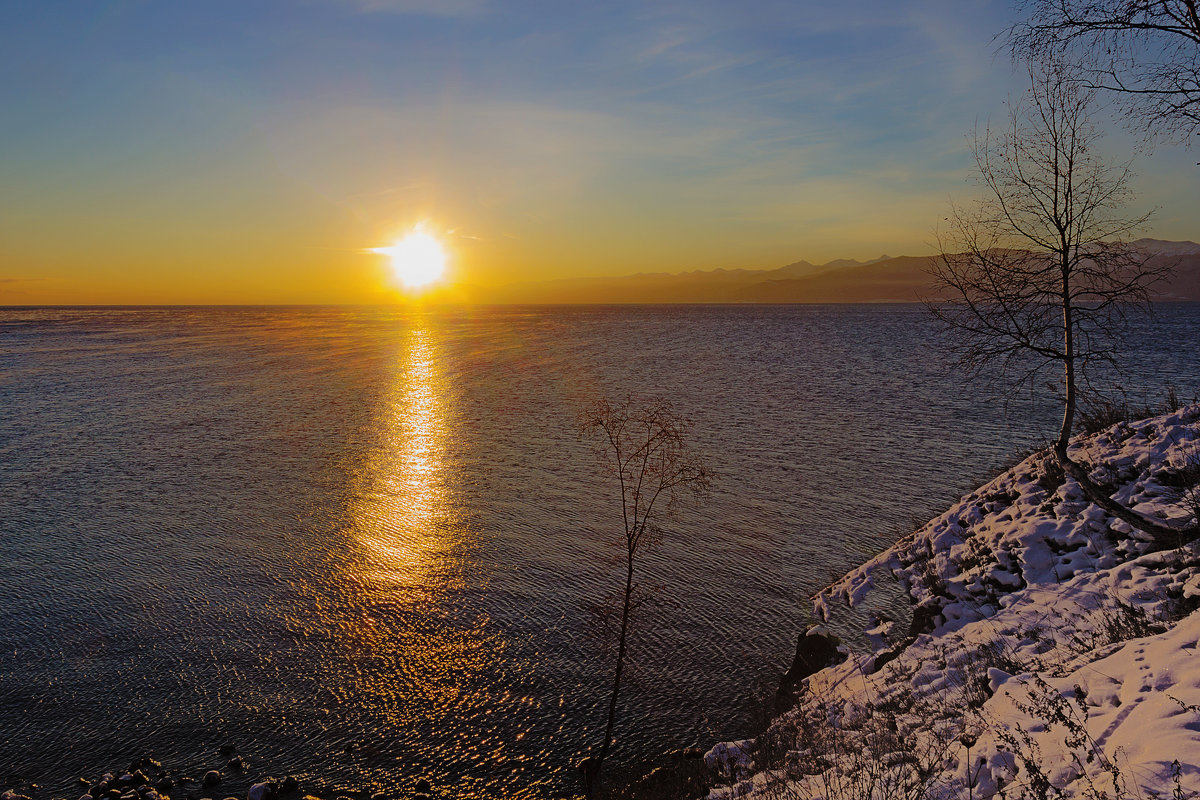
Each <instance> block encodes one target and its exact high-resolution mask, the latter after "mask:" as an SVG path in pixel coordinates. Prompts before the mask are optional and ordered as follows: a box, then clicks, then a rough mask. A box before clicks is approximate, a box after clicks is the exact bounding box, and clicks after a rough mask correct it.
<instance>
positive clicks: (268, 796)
mask: <svg viewBox="0 0 1200 800" xmlns="http://www.w3.org/2000/svg"><path fill="white" fill-rule="evenodd" d="M278 792H279V784H277V783H276V782H275V779H274V778H267V779H266V780H265V781H261V782H259V783H256V784H254V785H253V786H251V787H250V790H249V791H248V792H246V800H272V799H273V798H274V797H275V795H276V794H278Z"/></svg>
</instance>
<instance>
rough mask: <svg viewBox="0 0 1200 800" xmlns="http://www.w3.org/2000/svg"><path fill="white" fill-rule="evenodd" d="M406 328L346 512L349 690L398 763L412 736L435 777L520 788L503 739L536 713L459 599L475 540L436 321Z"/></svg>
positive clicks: (502, 647) (500, 644) (489, 788)
mask: <svg viewBox="0 0 1200 800" xmlns="http://www.w3.org/2000/svg"><path fill="white" fill-rule="evenodd" d="M405 335H406V347H405V348H404V349H402V351H401V353H402V355H400V357H399V359H398V362H397V368H396V377H395V382H394V385H393V387H392V389H391V391H390V393H389V394H388V395H385V397H383V398H382V403H381V408H380V413H379V414H378V416H377V418H376V420H375V423H374V425H375V426H376V437H375V438H376V447H375V449H374V453H373V455H372V456H371V458H370V459H369V461H368V462H367V464H365V465H364V466H365V469H364V470H362V472H361V473H360V477H361V479H362V485H361V488H360V491H359V494H358V502H357V504H356V506H355V508H354V510H353V514H352V515H353V529H354V536H355V539H356V542H357V544H358V545H359V547H360V550H361V556H362V557H361V558H360V559H358V560H357V563H356V569H357V571H358V574H356V575H352V576H349V577H350V579H351V581H352V582H353V584H354V585H355V586H356V587H357V591H358V592H359V593H360V595H361V599H362V602H363V607H364V608H365V612H364V614H363V616H362V618H361V619H359V620H357V621H356V622H355V624H354V631H353V634H352V637H351V638H352V640H353V646H354V648H355V649H356V650H357V651H358V653H359V656H358V658H359V661H360V664H361V665H362V668H361V669H360V670H359V672H358V674H357V675H356V676H355V678H354V680H353V682H354V683H355V684H356V685H357V687H358V689H359V690H361V691H359V692H357V693H356V694H357V696H359V697H360V698H367V702H369V703H370V704H371V705H373V706H374V713H375V714H376V715H377V716H378V717H379V718H382V719H383V720H386V726H387V727H388V728H390V730H388V731H379V732H378V733H379V734H380V738H381V740H384V741H386V740H389V739H391V740H393V741H395V742H396V745H395V748H396V749H395V751H394V752H395V754H396V755H397V756H400V757H401V758H402V760H403V761H404V762H405V763H409V764H410V765H411V759H412V755H413V753H412V750H410V749H409V748H410V747H416V748H419V750H420V751H421V756H422V757H425V756H431V757H432V760H433V761H434V762H435V763H433V764H429V765H428V766H427V767H426V768H427V769H429V770H431V772H430V774H429V777H431V778H433V779H434V782H435V784H436V783H437V780H438V778H439V773H440V775H441V779H442V780H446V781H454V783H455V784H457V785H458V786H459V787H465V786H473V788H474V791H475V792H476V793H477V794H476V795H475V796H478V797H493V796H495V797H500V796H504V797H517V796H526V795H525V791H536V788H535V787H533V786H529V785H528V784H529V782H530V781H529V777H528V776H522V774H521V773H524V772H525V770H526V768H527V761H528V759H529V755H528V754H520V753H512V752H509V748H508V747H507V746H506V744H507V743H508V742H511V741H513V740H514V739H515V740H518V741H519V740H520V739H521V738H523V737H524V735H525V731H526V730H528V725H529V724H530V723H529V717H530V716H532V715H535V714H536V713H537V711H536V709H535V708H534V707H533V706H532V705H531V703H532V698H528V697H524V698H522V697H518V696H513V693H512V691H511V688H512V687H511V682H510V681H511V679H512V678H513V677H514V675H513V670H518V671H519V670H520V669H521V667H520V666H518V664H517V663H516V662H515V661H514V660H513V659H512V657H511V654H510V653H509V652H508V651H509V646H508V642H507V640H506V638H505V636H504V635H503V634H502V633H500V632H499V631H497V630H496V629H495V626H494V625H492V624H491V620H490V618H489V617H488V615H487V614H486V613H483V612H481V611H469V610H467V609H465V608H464V607H463V605H462V601H461V594H462V590H463V589H464V588H466V587H467V583H468V581H466V580H465V579H464V573H465V572H466V571H467V570H468V569H469V562H470V559H471V558H472V553H473V552H474V548H475V546H476V542H475V541H474V538H475V536H474V534H472V533H471V532H470V529H469V526H467V525H465V524H464V523H463V521H462V518H461V514H460V511H459V509H458V503H460V502H461V500H460V499H458V498H456V496H455V491H454V488H453V487H454V485H455V482H454V481H453V480H452V478H453V476H452V475H451V474H450V470H451V467H450V466H449V465H448V463H447V458H448V457H447V449H448V443H449V437H450V435H451V433H450V430H449V427H450V423H449V422H448V419H449V418H450V414H451V413H452V408H451V407H450V404H452V403H453V401H454V393H453V391H452V387H450V386H449V385H448V383H447V378H446V375H445V372H444V365H443V364H442V362H441V360H440V358H439V356H440V354H439V347H438V345H439V338H438V331H437V330H436V328H435V327H422V326H421V325H420V324H419V322H415V323H414V327H412V328H411V329H410V330H408V331H407V333H406V334H405ZM351 696H352V695H351V694H349V693H347V695H346V699H349V698H350V697H351ZM513 706H519V707H520V708H519V709H514V708H512V707H513ZM514 710H518V711H519V713H518V714H517V715H516V717H515V718H514V716H513V711H514ZM522 719H524V722H522V721H521V720H522Z"/></svg>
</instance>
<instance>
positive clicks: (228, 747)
mask: <svg viewBox="0 0 1200 800" xmlns="http://www.w3.org/2000/svg"><path fill="white" fill-rule="evenodd" d="M217 752H218V753H220V754H221V755H223V756H225V757H226V758H229V757H230V756H236V755H237V747H236V746H235V745H232V744H223V745H221V746H220V747H218V748H217Z"/></svg>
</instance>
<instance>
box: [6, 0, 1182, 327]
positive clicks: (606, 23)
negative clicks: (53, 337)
mask: <svg viewBox="0 0 1200 800" xmlns="http://www.w3.org/2000/svg"><path fill="white" fill-rule="evenodd" d="M1016 15H1017V11H1016V8H1015V6H1014V4H1013V2H1012V0H912V2H895V0H850V2H847V3H827V2H809V0H792V1H791V2H775V1H774V0H742V1H740V2H730V1H729V0H724V1H722V2H717V1H716V0H681V1H679V2H676V1H674V0H671V1H670V2H668V1H666V0H641V2H625V1H624V0H611V1H606V2H600V3H582V2H579V3H576V2H562V0H555V2H534V1H532V0H528V1H527V0H286V2H284V1H283V0H279V1H278V2H272V1H271V0H234V1H233V2H227V1H226V0H175V1H174V2H166V1H165V0H74V1H73V2H60V1H59V0H37V2H32V1H30V2H23V1H22V0H8V1H7V2H2V3H0V106H2V107H3V109H4V112H3V114H0V303H3V304H44V303H63V304H75V303H85V304H90V303H97V304H111V303H115V304H138V303H199V304H207V303H357V302H389V301H393V300H398V299H403V298H404V296H405V295H404V293H403V291H402V289H401V288H400V287H398V285H397V283H396V281H395V280H394V279H393V277H392V276H391V274H390V271H389V269H388V263H387V259H386V258H385V257H383V256H381V255H380V254H377V253H372V252H371V249H372V248H379V247H385V246H387V245H390V244H392V243H393V242H395V241H396V240H397V239H399V238H401V237H402V236H403V235H404V234H405V233H406V232H408V231H410V230H411V229H412V228H413V227H414V226H416V225H418V224H420V225H423V229H424V230H426V231H428V232H430V233H432V234H434V235H435V236H436V237H437V238H438V239H439V240H441V241H442V242H443V244H444V246H445V248H446V251H447V254H448V257H449V271H450V272H449V279H450V283H451V284H452V285H453V286H454V287H455V292H456V294H455V295H454V296H455V297H457V298H459V299H466V300H469V299H472V296H483V295H485V294H486V292H485V288H486V287H487V286H489V285H503V284H508V283H514V282H523V281H535V280H545V279H553V278H563V277H581V276H595V275H619V274H629V273H636V272H660V271H662V272H679V271H686V270H694V269H714V268H718V267H724V268H739V267H740V268H749V269H771V268H775V267H779V266H782V265H784V264H787V263H789V262H793V261H797V260H800V259H806V260H809V261H813V262H816V263H820V262H823V261H828V260H832V259H835V258H859V259H867V258H874V257H877V256H879V255H881V254H884V253H887V254H890V255H922V254H925V253H929V252H931V251H932V248H933V240H934V236H933V234H934V230H935V228H936V226H937V224H938V223H939V221H940V220H941V219H942V218H943V217H944V216H945V213H946V210H947V208H948V204H949V202H950V200H951V198H959V197H967V196H969V195H970V194H971V192H972V189H971V187H970V184H969V183H968V178H969V176H970V167H971V160H970V153H969V147H968V144H969V143H968V134H969V132H970V131H971V130H973V129H974V127H975V126H976V124H987V123H988V121H989V120H990V121H993V122H995V121H997V120H1002V119H1003V117H1004V114H1005V113H1006V112H1005V101H1006V99H1007V98H1008V97H1009V96H1010V95H1013V94H1014V93H1015V92H1017V91H1019V89H1020V88H1021V82H1022V80H1023V78H1022V72H1021V68H1020V67H1014V65H1013V64H1012V62H1011V60H1010V59H1009V57H1008V55H1007V54H1006V53H1005V52H1004V51H1003V49H1002V45H1001V43H1000V42H999V41H998V40H997V39H996V38H995V37H996V36H997V35H998V34H1000V33H1001V32H1002V31H1003V30H1004V29H1005V28H1006V27H1007V26H1009V25H1011V24H1012V23H1013V22H1014V21H1016V20H1017V16H1016ZM1107 141H1108V144H1109V146H1111V147H1112V148H1114V152H1124V151H1125V150H1128V149H1129V148H1132V147H1136V146H1137V145H1138V142H1137V141H1136V140H1134V139H1133V138H1131V136H1130V135H1128V134H1126V133H1125V132H1123V130H1122V129H1121V127H1120V126H1119V125H1117V124H1116V123H1114V124H1113V126H1112V135H1111V136H1110V137H1109V139H1108V140H1107ZM1196 161H1197V153H1196V152H1195V151H1194V150H1193V151H1191V152H1189V151H1186V150H1183V149H1182V148H1179V147H1170V146H1165V145H1159V146H1157V147H1155V148H1154V149H1153V151H1152V152H1149V153H1147V154H1144V155H1143V156H1142V157H1141V158H1140V159H1139V161H1138V162H1137V165H1136V169H1137V171H1138V173H1139V178H1138V180H1137V183H1136V184H1135V188H1136V189H1137V191H1138V203H1137V206H1138V208H1139V209H1144V208H1150V207H1157V208H1158V209H1159V210H1158V212H1157V214H1156V217H1155V221H1154V223H1153V225H1152V227H1151V229H1150V230H1149V231H1148V233H1149V234H1150V235H1153V236H1156V237H1158V238H1163V239H1197V238H1200V229H1198V228H1200V225H1198V224H1197V223H1198V220H1197V215H1196V214H1195V211H1194V210H1195V209H1196V208H1200V181H1197V175H1198V169H1200V168H1198V167H1197V166H1196Z"/></svg>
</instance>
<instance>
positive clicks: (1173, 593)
mask: <svg viewBox="0 0 1200 800" xmlns="http://www.w3.org/2000/svg"><path fill="white" fill-rule="evenodd" d="M1071 454H1072V457H1073V458H1074V459H1075V460H1076V461H1078V462H1080V463H1085V464H1087V465H1090V468H1091V469H1090V475H1091V478H1092V479H1093V480H1094V481H1095V482H1097V483H1099V484H1101V485H1103V486H1106V487H1108V489H1109V490H1111V491H1112V493H1113V496H1114V497H1116V498H1118V499H1119V500H1121V501H1122V502H1124V503H1126V504H1128V505H1131V506H1133V507H1135V508H1136V509H1137V510H1138V511H1140V512H1141V513H1143V514H1145V515H1147V516H1150V517H1153V518H1157V519H1160V520H1166V521H1168V522H1170V523H1172V524H1174V525H1177V526H1183V525H1186V524H1188V523H1190V522H1191V521H1192V519H1193V513H1194V512H1193V511H1192V510H1191V506H1190V505H1189V504H1188V503H1187V502H1184V499H1183V497H1182V490H1181V486H1182V485H1187V484H1188V483H1190V482H1193V481H1194V480H1196V479H1200V406H1191V407H1186V408H1183V409H1180V410H1178V411H1175V412H1173V413H1170V414H1165V415H1162V416H1159V417H1154V418H1151V419H1148V420H1142V421H1138V422H1130V423H1119V424H1117V425H1115V426H1113V427H1111V428H1108V429H1107V430H1104V431H1101V432H1099V433H1098V434H1095V435H1093V436H1089V437H1080V438H1077V439H1076V440H1075V441H1074V442H1073V443H1072V449H1071ZM1189 469H1190V476H1189ZM889 574H890V575H891V576H894V578H895V579H896V580H897V581H898V582H899V584H900V585H901V587H903V589H904V591H905V592H906V593H907V595H908V598H909V599H910V601H911V603H912V606H913V607H914V608H918V609H920V613H918V614H917V619H916V625H915V626H910V625H909V621H908V620H904V621H897V622H891V621H887V620H876V621H874V624H873V627H872V629H871V630H870V631H868V633H869V634H870V636H869V637H868V638H869V641H870V642H871V644H870V645H869V649H867V650H864V651H861V652H857V651H856V652H853V653H852V654H851V657H850V658H849V659H847V660H846V661H845V662H843V663H841V664H839V665H836V666H833V667H829V668H827V669H825V670H822V671H821V672H818V673H817V674H815V675H813V676H812V677H810V678H809V679H807V681H806V682H805V687H804V690H803V691H802V692H801V697H800V701H799V703H798V705H797V707H796V708H794V709H793V710H791V711H789V712H787V713H785V714H783V715H782V716H780V717H779V718H777V719H776V720H774V722H773V723H772V724H771V726H770V727H769V728H768V730H767V731H766V732H764V733H763V734H762V735H760V736H759V737H758V738H757V739H756V740H752V741H743V742H735V743H724V744H721V745H718V746H717V747H715V748H713V750H712V751H710V752H709V754H708V755H707V756H706V763H709V764H710V766H711V767H714V768H716V769H715V770H714V771H715V773H716V776H717V779H718V780H720V781H721V785H718V786H717V787H715V788H714V789H713V790H712V791H711V793H710V795H709V797H710V798H711V800H726V799H727V798H734V797H761V798H779V797H795V798H828V800H838V798H856V800H867V799H868V798H890V797H901V796H903V797H912V798H915V797H933V798H941V797H946V798H950V797H955V798H957V797H968V796H970V797H974V798H987V797H993V796H1001V795H1003V796H1004V797H1006V798H1018V797H1026V796H1032V797H1037V796H1050V797H1065V798H1084V797H1088V798H1096V797H1101V796H1108V797H1123V796H1131V797H1142V798H1153V797H1162V798H1167V797H1171V798H1175V797H1180V798H1182V797H1192V796H1194V795H1196V794H1200V658H1197V656H1198V655H1200V614H1193V613H1191V612H1192V610H1194V609H1196V608H1197V607H1200V544H1198V543H1191V544H1187V545H1185V546H1182V547H1179V548H1176V549H1163V548H1162V547H1161V546H1159V545H1156V544H1154V543H1153V542H1152V541H1151V540H1150V538H1149V537H1147V536H1144V535H1142V534H1141V533H1140V532H1137V531H1134V530H1133V529H1132V528H1131V527H1130V526H1129V525H1127V524H1125V523H1123V522H1120V521H1117V520H1115V519H1113V518H1111V517H1109V515H1108V514H1107V513H1106V512H1104V511H1103V510H1102V509H1100V508H1099V507H1097V506H1095V505H1093V504H1091V503H1090V502H1088V501H1087V500H1086V498H1085V496H1084V494H1083V492H1082V491H1081V490H1080V488H1079V486H1078V485H1076V483H1075V482H1074V481H1073V480H1072V479H1071V478H1070V477H1068V476H1065V475H1063V473H1062V471H1061V469H1059V468H1058V467H1057V465H1056V464H1055V463H1054V461H1053V459H1052V457H1051V456H1049V455H1048V454H1046V453H1040V454H1035V455H1032V456H1030V457H1029V458H1027V459H1026V460H1024V461H1023V462H1021V463H1020V464H1018V465H1017V466H1015V467H1013V468H1012V469H1010V470H1008V471H1007V472H1005V473H1003V474H1001V475H999V476H997V477H996V478H995V479H993V480H991V481H989V482H988V483H986V484H984V485H983V486H981V487H979V488H978V489H976V490H975V491H974V492H972V493H970V494H968V495H966V496H965V497H963V498H962V499H961V500H959V502H957V503H956V504H954V506H953V507H951V508H950V509H949V510H947V511H946V512H945V513H944V514H942V515H940V516H938V517H937V518H935V519H933V520H931V521H930V522H929V523H927V524H926V525H925V526H924V527H922V528H921V529H920V530H918V531H916V532H914V533H913V534H910V535H909V536H907V537H905V538H903V539H902V540H900V541H899V542H897V543H896V544H895V545H894V546H892V547H891V548H890V549H888V550H887V551H885V552H883V553H880V554H879V555H878V556H876V557H874V558H872V559H871V560H869V561H867V562H866V563H865V564H863V565H862V566H860V567H858V568H856V569H854V570H852V571H851V572H850V573H848V574H847V575H846V576H844V577H843V578H841V579H839V580H838V581H835V582H834V583H833V584H832V585H831V586H829V587H827V588H825V589H824V590H822V591H821V592H820V593H819V594H818V595H817V597H816V598H815V599H814V603H813V607H814V613H815V614H816V615H817V617H818V619H820V620H827V619H828V618H829V611H830V609H831V608H833V607H834V606H836V605H837V604H846V605H849V606H852V607H857V606H861V605H862V604H863V602H864V601H865V599H866V598H867V596H868V595H869V593H870V592H871V590H872V588H873V587H874V586H875V585H876V584H881V583H883V582H884V581H886V580H888V575H889ZM876 664H879V665H880V667H879V669H877V670H876V669H875V665H876ZM918 784H919V785H920V786H923V789H922V790H921V793H913V792H912V791H911V790H912V788H913V786H914V785H918ZM1043 793H1044V794H1043Z"/></svg>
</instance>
